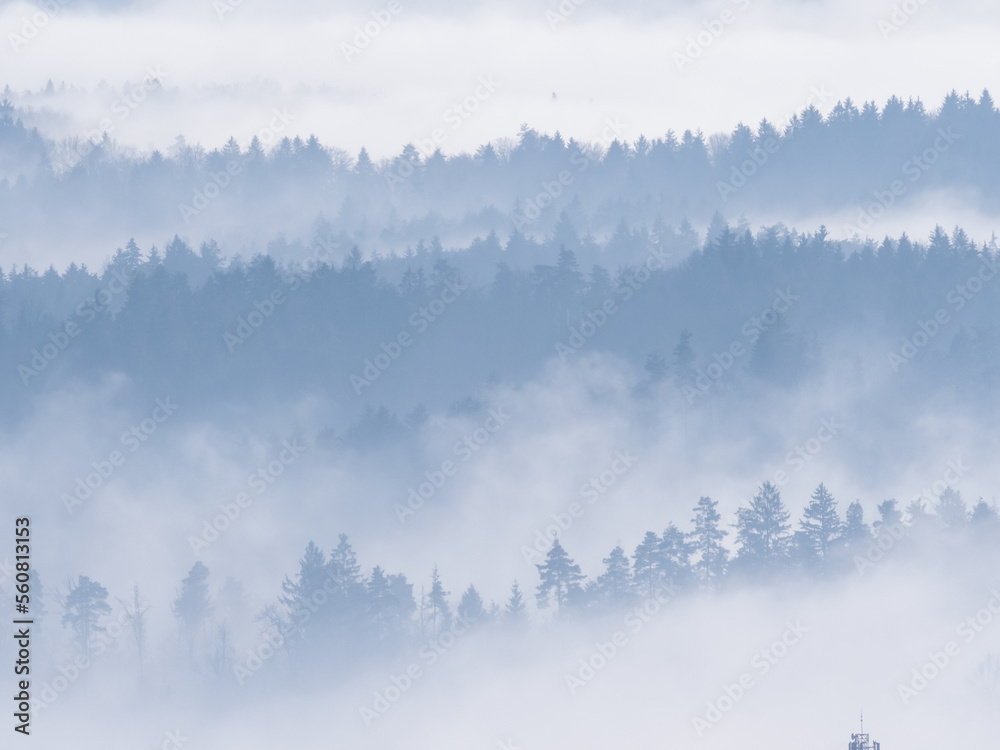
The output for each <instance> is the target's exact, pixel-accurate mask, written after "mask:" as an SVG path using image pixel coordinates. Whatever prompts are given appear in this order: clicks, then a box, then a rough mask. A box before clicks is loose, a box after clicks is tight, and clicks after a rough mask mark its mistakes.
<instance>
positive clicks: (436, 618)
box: [420, 565, 451, 638]
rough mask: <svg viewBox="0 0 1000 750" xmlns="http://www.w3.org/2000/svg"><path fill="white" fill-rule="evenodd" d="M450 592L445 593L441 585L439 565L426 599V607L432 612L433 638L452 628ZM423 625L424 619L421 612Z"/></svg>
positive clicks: (433, 575) (432, 574) (433, 573)
mask: <svg viewBox="0 0 1000 750" xmlns="http://www.w3.org/2000/svg"><path fill="white" fill-rule="evenodd" d="M450 593H451V592H450V591H445V590H444V586H443V585H442V584H441V576H440V575H439V574H438V567H437V565H435V566H434V569H433V570H432V571H431V591H430V593H429V594H427V596H426V597H425V599H424V607H425V608H427V609H429V610H430V615H429V619H430V626H431V637H432V638H436V637H437V636H438V634H439V633H441V632H443V631H445V630H447V629H448V628H449V627H450V626H451V610H450V609H449V607H448V595H449V594H450ZM420 621H421V625H423V622H424V617H423V610H421V618H420Z"/></svg>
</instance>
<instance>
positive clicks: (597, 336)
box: [0, 222, 1000, 429]
mask: <svg viewBox="0 0 1000 750" xmlns="http://www.w3.org/2000/svg"><path fill="white" fill-rule="evenodd" d="M563 230H564V231H563V233H562V234H561V235H553V236H552V237H551V238H549V240H548V241H546V242H545V243H544V244H538V243H535V242H534V241H532V240H530V239H528V238H525V237H524V236H523V235H520V234H515V235H514V236H512V237H511V238H510V239H509V240H508V241H507V242H506V244H501V243H500V241H499V240H498V239H497V238H496V236H494V235H490V236H489V237H487V238H486V239H478V240H476V241H475V242H474V243H473V244H472V245H471V246H470V247H469V248H466V249H464V250H456V251H446V250H444V249H443V248H441V247H440V244H439V243H432V244H431V246H430V247H427V246H424V245H420V246H418V248H417V249H416V250H415V251H411V252H410V253H408V254H407V255H406V256H404V257H394V258H376V259H375V260H363V259H362V257H361V254H360V253H359V252H358V250H357V249H356V248H355V249H354V250H352V251H351V252H349V253H346V259H345V260H343V261H341V262H339V263H338V262H334V261H330V262H327V261H326V258H328V257H329V256H330V253H331V252H332V250H331V248H332V247H333V242H332V241H329V240H324V239H323V238H322V237H318V238H317V241H316V242H315V243H314V244H313V245H312V246H311V247H310V248H300V249H301V250H302V253H303V254H304V255H308V256H309V258H310V261H308V262H307V263H306V264H305V265H289V266H283V265H279V264H277V263H276V262H275V261H274V260H273V258H271V257H269V256H257V257H254V258H252V259H250V260H242V259H239V258H236V259H234V260H232V261H231V262H229V263H228V264H227V265H224V266H223V265H222V261H221V259H220V258H221V254H220V251H219V248H218V247H217V246H216V245H214V244H211V243H210V244H205V245H203V246H202V248H201V249H200V252H194V251H193V250H192V249H191V248H189V247H188V246H187V245H186V244H185V243H184V242H183V241H181V240H180V239H178V238H175V239H174V240H173V241H172V242H171V243H169V244H168V246H167V247H166V249H165V251H164V252H160V251H159V250H158V249H156V248H153V249H151V250H150V251H146V252H144V251H141V250H140V248H139V247H138V246H137V245H136V244H135V243H133V242H130V243H129V244H128V245H127V247H126V248H125V249H120V250H119V251H118V252H116V253H115V255H114V257H113V260H112V261H111V263H110V264H109V265H108V266H107V267H106V268H105V269H104V270H103V272H102V273H101V274H96V273H93V272H91V271H90V270H88V269H87V268H85V267H81V266H76V265H73V266H71V267H70V268H69V269H67V270H66V271H65V272H64V273H62V274H59V273H58V272H56V271H55V270H54V269H49V270H48V271H46V272H45V273H42V274H39V273H37V272H36V271H34V270H32V269H30V268H24V267H22V268H18V269H10V270H8V271H7V272H6V273H4V275H3V282H2V286H0V304H2V310H3V327H2V341H3V346H2V357H3V366H2V369H0V378H2V382H3V389H2V390H3V393H4V394H5V396H4V409H5V411H6V413H7V414H8V415H9V416H12V415H13V414H15V413H17V412H18V411H19V410H20V409H22V408H23V407H24V405H25V404H26V403H28V402H30V397H32V396H34V395H40V394H45V393H48V392H51V391H52V390H54V389H59V388H61V387H63V386H65V385H66V384H68V383H72V382H74V381H76V380H79V379H83V380H94V381H96V380H99V379H100V378H101V377H103V376H104V375H105V374H106V373H110V372H117V373H122V374H125V375H126V376H128V377H129V378H130V379H131V380H132V381H133V382H134V383H135V384H136V387H137V388H139V389H140V390H141V391H143V392H147V391H148V392H153V391H156V390H157V389H158V388H161V387H166V386H167V385H169V388H170V393H171V394H173V395H175V396H176V397H177V398H183V399H185V402H186V403H198V404H204V405H206V407H207V406H208V405H210V404H216V405H220V404H221V405H224V404H226V403H230V402H238V401H239V400H241V399H243V398H245V397H246V396H247V395H248V394H250V393H254V392H257V389H260V388H273V387H275V386H276V384H279V383H280V385H281V388H280V391H279V393H280V395H281V397H282V398H289V399H294V398H296V397H299V396H302V395H304V394H310V393H317V394H323V395H325V396H327V397H329V398H330V399H332V400H333V401H334V402H337V403H340V404H342V405H343V408H344V412H345V414H347V415H349V416H348V419H354V418H355V417H356V416H357V415H359V414H361V413H362V412H363V411H364V410H365V409H366V408H368V409H370V408H372V407H376V408H377V407H379V406H382V405H387V406H388V407H389V408H390V410H391V411H395V412H397V413H398V414H404V413H408V412H410V411H411V410H413V409H416V408H418V406H420V405H421V404H423V405H426V406H427V407H429V408H431V409H437V408H443V407H445V406H446V405H447V404H449V403H452V402H455V401H461V399H462V398H464V397H471V396H473V395H474V394H475V392H476V389H477V387H478V386H479V385H480V384H482V383H485V382H487V381H491V382H497V381H501V382H512V383H519V382H524V381H525V380H527V379H530V378H531V377H533V376H535V375H536V374H537V373H538V372H539V371H540V369H541V368H542V367H543V366H544V365H545V364H546V363H547V362H550V361H553V360H561V361H563V362H570V363H572V362H573V361H574V360H578V359H579V358H580V357H585V356H588V355H590V354H596V353H599V352H607V353H610V354H612V355H615V356H618V357H620V358H622V359H624V360H625V361H626V362H630V363H631V364H632V366H633V367H634V369H635V371H636V372H637V373H638V375H637V377H638V378H639V379H640V380H641V381H643V382H644V383H645V384H646V385H644V386H642V387H643V388H646V389H649V390H650V392H651V393H659V392H662V393H667V392H673V393H678V394H681V395H682V396H683V397H684V400H685V401H686V402H687V403H688V404H689V405H690V407H691V408H695V409H697V408H700V407H702V406H704V405H706V404H707V403H708V402H709V401H713V400H716V399H719V398H726V397H727V395H728V394H731V395H733V396H734V397H735V396H741V397H743V396H747V395H748V394H750V393H753V392H754V390H755V389H760V388H779V389H793V388H798V387H806V388H808V386H809V383H811V382H813V379H815V378H821V377H822V376H823V374H824V373H825V372H827V371H828V370H829V369H830V368H831V367H834V368H835V370H836V371H837V372H838V373H840V375H839V376H838V377H843V376H845V370H844V368H845V367H846V368H847V370H849V372H847V373H846V375H848V376H849V380H851V382H856V383H865V382H868V383H870V385H871V387H873V388H883V387H884V388H887V389H889V390H888V393H897V394H898V395H899V397H900V398H902V397H903V395H904V393H908V392H909V391H910V389H916V392H918V393H923V394H929V393H931V392H933V391H934V390H936V389H938V388H946V389H950V390H951V391H954V393H955V398H956V399H957V400H958V405H961V404H962V403H965V404H967V405H970V406H971V405H972V404H976V405H977V406H976V408H977V409H978V410H980V411H979V413H985V412H988V411H990V410H992V409H993V408H994V405H995V403H996V396H995V388H994V385H993V384H994V383H995V382H996V380H997V375H998V367H1000V362H998V360H997V357H998V352H1000V348H998V347H997V346H995V345H993V344H992V343H991V342H994V341H995V339H996V336H997V329H996V320H997V314H998V306H1000V287H998V286H997V284H996V281H995V280H994V277H995V275H996V265H995V264H996V263H997V256H998V251H1000V249H998V247H997V246H996V243H995V242H993V243H990V244H986V245H976V244H975V243H973V242H972V241H970V239H969V238H968V236H967V235H966V234H965V232H963V231H962V230H961V229H956V230H955V231H954V232H952V233H951V235H950V236H949V235H948V233H946V232H944V231H942V230H940V229H938V230H936V231H935V232H934V234H933V235H932V236H931V237H930V238H928V240H927V241H926V242H914V241H912V240H911V239H909V238H908V237H907V236H906V235H903V236H901V237H900V238H899V239H897V240H893V239H889V238H886V239H885V240H884V241H883V242H881V243H877V244H876V243H873V242H868V243H866V244H863V245H859V244H856V243H846V244H845V243H834V242H831V241H829V240H828V239H827V238H826V236H825V231H824V230H822V229H821V230H820V231H819V232H817V233H815V234H812V235H801V234H797V233H791V232H788V231H787V230H785V229H784V228H783V227H781V226H778V227H773V228H770V229H765V230H762V231H761V232H759V233H758V234H757V235H756V236H755V235H753V234H752V233H751V232H750V231H749V230H747V231H743V232H741V233H737V231H734V230H733V229H731V228H729V227H726V226H725V225H724V224H720V225H719V226H718V227H717V235H716V236H715V237H714V238H713V239H711V241H709V242H707V243H705V244H704V245H703V246H699V245H698V242H697V239H696V238H695V237H693V236H692V235H691V234H690V230H687V231H684V230H683V229H682V231H680V232H677V231H674V230H672V229H670V228H669V227H663V228H662V229H661V230H660V231H659V232H658V233H651V232H649V231H646V230H643V231H637V232H632V231H629V230H628V229H627V228H625V227H624V226H623V227H622V228H621V229H620V231H619V232H617V233H616V234H615V236H614V237H612V238H611V239H610V240H609V241H608V242H607V243H605V244H603V245H599V244H596V243H594V241H593V240H590V239H581V238H580V237H579V235H577V234H576V233H575V232H574V231H573V230H572V227H571V226H570V225H569V224H568V222H567V223H564V224H563ZM557 243H558V245H557ZM692 248H694V249H692ZM578 253H579V254H580V255H582V256H586V257H588V258H593V259H596V260H597V261H599V262H595V263H593V264H582V263H580V262H579V259H578ZM626 258H628V259H632V260H631V261H630V262H626V261H625V260H624V259H626ZM674 258H677V259H678V261H677V262H674ZM682 339H683V342H684V344H683V347H680V342H681V341H682ZM973 344H975V345H973ZM737 345H738V346H737ZM681 349H684V350H685V352H686V353H684V352H682V353H680V354H679V353H678V352H679V351H680V350H681ZM191 361H196V362H198V363H199V366H198V367H197V368H192V367H190V366H188V364H187V363H189V362H191ZM442 363H447V367H443V366H442ZM719 363H722V365H725V367H724V369H725V370H726V377H718V374H719V372H720V367H721V366H722V365H720V364H719ZM887 373H888V374H892V375H893V376H894V377H892V378H890V379H889V381H888V382H883V381H882V380H881V379H880V375H882V374H887ZM664 389H665V390H664ZM25 396H27V397H28V399H26V398H25ZM339 428H340V429H344V428H346V425H340V426H339Z"/></svg>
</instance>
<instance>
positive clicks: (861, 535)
mask: <svg viewBox="0 0 1000 750" xmlns="http://www.w3.org/2000/svg"><path fill="white" fill-rule="evenodd" d="M871 536H872V530H871V528H869V526H868V524H867V523H865V509H864V508H863V507H862V506H861V503H860V502H858V501H857V500H855V501H854V502H853V503H851V504H850V505H848V506H847V518H846V523H845V524H844V531H843V539H844V542H846V543H847V544H849V545H854V544H857V543H861V542H865V543H867V542H868V540H870V539H871Z"/></svg>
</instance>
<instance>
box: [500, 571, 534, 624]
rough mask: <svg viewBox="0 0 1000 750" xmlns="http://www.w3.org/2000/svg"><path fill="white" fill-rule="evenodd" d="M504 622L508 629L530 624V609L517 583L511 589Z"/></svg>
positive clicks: (504, 613) (505, 608)
mask: <svg viewBox="0 0 1000 750" xmlns="http://www.w3.org/2000/svg"><path fill="white" fill-rule="evenodd" d="M503 620H504V623H505V624H506V625H507V626H508V627H513V628H521V627H523V626H524V625H526V624H527V622H528V609H527V607H526V606H525V604H524V596H523V595H522V594H521V588H520V587H519V586H518V585H517V581H514V584H513V585H512V586H511V587H510V598H508V599H507V606H506V607H504V610H503Z"/></svg>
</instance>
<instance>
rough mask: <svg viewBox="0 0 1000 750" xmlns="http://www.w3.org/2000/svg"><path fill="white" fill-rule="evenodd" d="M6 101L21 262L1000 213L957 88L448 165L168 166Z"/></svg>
mask: <svg viewBox="0 0 1000 750" xmlns="http://www.w3.org/2000/svg"><path fill="white" fill-rule="evenodd" d="M144 85H145V84H144ZM146 88H148V97H149V98H150V99H155V98H156V97H165V96H168V95H169V92H166V91H165V90H164V89H163V88H162V87H161V86H160V83H159V81H155V80H154V81H152V82H150V83H149V85H148V86H147V87H146ZM144 90H145V89H144ZM5 96H6V97H7V99H5V100H4V102H3V104H2V105H0V176H2V177H3V178H4V179H3V182H2V183H0V231H3V232H4V233H5V234H7V235H8V237H7V239H6V242H7V247H19V248H21V249H22V250H28V249H30V248H41V247H44V246H45V243H51V242H55V241H63V242H68V241H71V240H75V241H77V242H80V241H81V238H83V240H85V241H87V242H93V241H95V240H99V241H103V242H105V243H113V242H120V241H121V240H120V239H119V238H120V237H122V236H125V237H127V236H131V235H135V234H137V232H136V227H138V226H141V227H142V230H143V231H144V232H146V235H145V236H143V237H140V239H141V240H149V241H150V242H152V241H160V240H161V239H162V237H165V236H166V237H169V236H172V235H174V234H175V233H179V234H181V235H182V236H188V237H189V238H190V239H191V240H192V241H193V242H195V244H198V243H200V242H201V241H202V240H205V239H208V238H210V237H214V238H215V239H217V240H220V241H222V240H226V241H230V240H232V241H239V242H240V243H244V244H247V245H248V246H253V248H254V249H255V250H263V244H264V243H266V241H267V240H269V239H271V238H273V237H275V235H277V234H278V233H279V232H285V233H288V234H289V236H294V237H302V236H306V235H308V234H309V232H310V231H311V230H312V227H313V226H314V224H315V222H317V221H318V220H319V221H323V222H329V223H331V224H332V225H333V227H334V228H335V231H337V232H343V233H345V234H347V235H348V236H350V237H351V238H352V241H353V242H357V243H358V244H360V245H361V246H362V248H363V250H364V251H365V252H372V251H379V252H383V253H386V252H393V251H401V250H402V248H404V247H405V246H406V245H413V244H416V243H417V242H418V241H420V240H424V241H427V242H429V241H430V239H431V237H433V236H435V235H437V236H439V237H441V238H442V240H443V241H444V242H445V244H449V245H452V244H467V243H468V242H469V241H471V239H472V238H473V237H474V236H476V235H480V236H486V235H487V234H488V233H489V232H490V231H491V230H492V231H496V232H497V233H498V234H499V235H500V236H502V237H506V236H507V235H508V234H509V233H510V232H511V231H513V230H520V231H522V232H524V233H526V234H529V235H534V236H536V237H538V238H542V237H545V236H546V235H547V234H548V233H550V232H551V231H552V230H553V229H554V227H555V226H556V224H557V222H558V221H559V218H560V215H561V214H562V212H563V211H565V212H566V213H567V215H568V217H569V218H570V220H571V221H572V222H573V224H574V225H575V227H576V228H577V230H578V231H579V232H581V233H582V234H584V235H587V234H592V235H593V236H595V237H599V238H602V239H604V238H607V237H608V236H610V235H611V234H612V233H613V231H614V230H615V228H616V227H617V226H618V225H619V223H620V222H622V221H624V222H625V223H626V225H627V226H628V227H629V228H630V229H633V230H634V229H636V228H639V227H642V226H646V227H651V226H652V225H653V224H654V223H655V222H656V220H657V219H660V220H661V221H664V222H667V223H671V224H673V225H674V226H678V225H679V224H680V222H681V221H682V220H683V219H685V218H687V219H689V220H690V221H691V222H692V223H694V224H695V225H697V226H705V224H707V223H708V221H709V218H710V217H711V216H712V214H713V213H714V212H715V211H717V210H721V211H722V212H723V213H724V214H725V215H726V216H727V217H728V218H729V219H731V220H735V219H736V218H738V216H739V215H740V214H741V213H742V212H747V213H748V214H751V215H754V216H755V215H764V214H768V215H770V216H772V217H773V216H775V215H778V216H779V217H780V218H781V219H783V220H786V221H788V220H791V219H792V218H793V217H800V216H804V217H815V216H819V215H823V214H824V213H831V212H836V213H837V214H838V216H841V215H842V216H844V217H846V219H844V221H842V222H841V221H839V220H838V225H837V226H836V227H832V228H833V229H835V230H836V232H835V234H836V235H837V236H843V237H849V236H852V234H853V233H854V232H855V231H857V232H858V233H859V234H860V235H862V236H864V235H866V234H870V233H871V234H873V236H878V235H879V231H878V228H877V226H875V225H876V224H877V220H878V219H879V218H880V217H881V216H883V215H884V214H885V213H886V212H887V211H889V210H896V209H899V208H900V207H901V206H904V205H908V206H910V207H919V206H920V205H922V201H926V200H928V199H931V198H933V197H936V196H940V195H941V194H948V195H949V200H953V201H955V202H957V203H959V204H960V205H961V206H962V207H963V208H964V209H967V210H981V211H984V212H986V213H989V212H991V211H993V209H994V208H995V206H996V205H997V199H998V193H997V187H996V183H995V180H993V179H992V170H993V165H995V164H996V163H998V162H1000V111H998V109H997V107H996V105H995V103H994V101H993V99H992V98H991V97H990V95H989V93H988V92H986V91H984V92H983V93H982V94H981V95H980V96H979V97H978V98H976V97H972V96H970V95H968V94H965V95H959V94H957V93H952V94H950V95H949V96H948V97H947V98H946V99H945V100H944V101H943V102H942V104H941V106H940V107H939V108H936V109H932V110H929V109H928V108H926V107H925V105H924V104H923V103H922V102H921V101H919V100H909V101H903V100H902V99H899V98H897V97H893V98H892V99H890V100H889V101H888V102H887V103H885V105H884V106H878V105H877V104H876V103H875V102H866V103H864V104H863V105H860V106H858V105H856V104H855V103H854V102H852V101H851V100H850V99H849V98H848V99H845V100H843V101H840V102H835V101H834V98H833V96H832V94H830V93H829V92H826V91H824V90H820V89H817V90H815V91H814V92H813V93H812V94H810V96H809V98H808V102H803V105H804V106H803V109H801V110H800V111H799V112H796V113H789V116H788V117H787V118H784V119H783V120H782V121H780V122H774V123H772V122H768V121H767V120H764V121H762V122H760V123H759V124H757V125H756V126H753V127H748V126H746V125H743V124H740V125H739V126H738V127H736V128H735V129H734V130H733V131H732V132H731V133H728V134H716V135H708V134H703V133H701V132H692V131H690V130H687V131H684V132H683V133H673V132H668V133H663V134H642V133H638V132H632V129H631V128H630V127H629V125H628V123H627V122H622V121H621V120H620V119H619V118H617V117H614V116H613V115H611V114H609V116H608V117H606V118H605V119H604V121H602V122H599V123H597V125H596V126H595V131H594V135H593V138H592V139H591V140H590V141H588V142H578V141H575V140H572V139H571V140H569V141H566V140H564V139H563V138H562V137H561V136H560V134H559V133H558V132H557V133H554V134H543V133H539V132H537V131H535V130H534V129H532V128H530V127H528V126H527V125H525V126H523V127H522V129H521V131H520V133H518V134H517V135H516V137H512V138H504V139H498V140H497V141H496V142H493V143H486V144H483V145H482V146H481V147H480V148H479V149H478V150H477V151H476V152H475V153H463V154H455V155H449V156H445V155H443V154H442V153H440V152H439V151H438V150H437V149H436V147H435V146H434V144H433V143H432V142H431V143H429V144H428V143H424V142H421V141H419V139H418V141H416V142H414V143H411V144H408V145H406V147H405V148H403V149H402V151H401V152H400V153H399V154H398V155H397V156H395V157H393V158H387V159H383V160H373V159H372V158H371V157H370V156H369V154H368V153H367V151H365V150H363V149H362V151H361V152H360V153H359V154H348V153H346V152H344V151H342V150H340V149H338V148H336V144H322V143H320V142H319V141H318V140H317V139H316V138H315V137H311V138H305V139H303V138H300V137H294V138H292V137H286V135H284V134H283V133H282V130H281V127H278V126H277V125H276V126H275V127H276V129H272V128H266V129H264V130H262V131H261V133H260V135H262V136H263V138H261V137H258V136H254V137H253V138H252V140H250V141H248V142H245V143H238V142H237V141H236V140H235V139H230V140H229V141H228V142H227V143H226V144H224V145H222V144H209V145H208V146H205V147H203V146H201V145H195V144H189V143H186V142H185V141H184V140H183V139H181V138H179V139H178V141H177V143H176V144H175V146H174V147H173V148H171V149H169V150H168V151H167V153H162V152H160V151H152V152H136V151H135V150H134V149H131V148H124V147H120V146H119V145H118V144H116V143H115V141H114V139H113V137H112V135H113V134H111V135H109V134H108V133H107V132H106V131H102V130H101V129H100V128H95V129H92V130H90V131H88V132H86V133H81V134H80V135H79V136H77V137H75V138H72V139H69V140H60V141H58V142H56V141H54V140H52V139H51V138H49V137H47V136H46V135H45V133H44V132H40V131H39V130H38V129H36V128H34V127H32V126H31V122H33V121H34V120H36V119H38V116H37V112H39V111H42V112H44V110H45V107H46V101H47V100H46V97H47V96H55V94H54V93H52V92H51V91H50V92H49V93H44V92H43V93H31V92H23V93H21V94H15V93H14V92H13V91H11V90H10V89H9V88H8V89H7V91H6V92H5ZM19 102H23V103H22V104H19ZM806 104H808V106H805V105H806ZM821 109H822V110H823V111H824V112H828V114H827V115H824V114H822V113H821ZM286 119H287V118H286ZM112 124H113V123H112ZM279 125H280V123H279ZM894 184H895V185H897V187H896V188H893V185H894ZM880 196H881V197H880ZM255 243H256V244H255Z"/></svg>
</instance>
